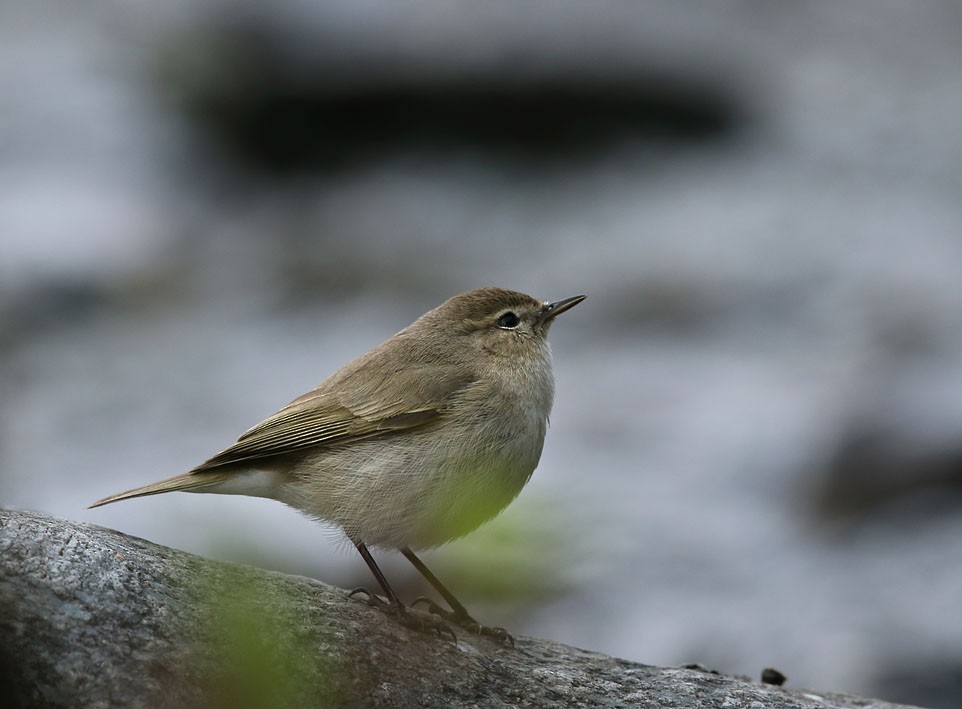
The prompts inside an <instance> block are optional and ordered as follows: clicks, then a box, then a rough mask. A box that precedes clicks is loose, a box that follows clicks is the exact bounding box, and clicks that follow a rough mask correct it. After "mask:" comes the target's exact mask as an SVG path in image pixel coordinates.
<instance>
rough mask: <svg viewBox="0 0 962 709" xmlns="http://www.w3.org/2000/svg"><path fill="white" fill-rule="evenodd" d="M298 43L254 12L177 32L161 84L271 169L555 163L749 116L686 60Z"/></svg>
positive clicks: (697, 136) (719, 132) (702, 132)
mask: <svg viewBox="0 0 962 709" xmlns="http://www.w3.org/2000/svg"><path fill="white" fill-rule="evenodd" d="M289 31H290V30H289ZM290 43H291V42H290V38H288V37H286V36H285V32H284V31H283V30H278V29H277V28H266V27H254V26H250V25H244V24H239V25H238V24H234V25H232V26H231V27H230V28H218V29H211V30H209V36H203V35H202V36H197V37H193V36H192V37H180V38H175V39H174V40H173V41H172V46H171V49H170V50H169V51H168V53H167V54H166V55H165V56H164V57H163V58H162V60H161V73H162V83H163V84H164V88H165V90H166V91H167V92H168V93H170V94H171V95H172V96H173V97H174V98H175V101H176V103H177V104H178V106H179V108H180V109H181V110H182V111H183V112H184V114H185V115H186V116H187V117H188V119H189V120H190V121H191V122H192V123H193V124H194V125H195V126H196V127H197V128H198V129H199V130H200V131H201V132H202V133H203V134H206V135H207V136H208V137H209V138H210V139H212V141H213V142H214V143H215V144H216V145H218V146H219V147H220V148H221V149H222V150H224V151H225V152H226V153H227V154H228V155H230V156H231V157H232V158H233V159H234V160H236V161H237V163H239V164H240V165H242V166H244V167H246V168H247V169H249V170H251V171H255V172H263V173H268V174H273V175H282V174H286V173H295V174H296V173H301V172H305V171H329V170H338V169H345V168H349V167H352V166H354V165H357V164H363V163H365V162H367V161H370V160H372V159H377V158H380V157H382V156H388V155H390V154H391V153H393V152H395V151H401V150H411V149H418V150H428V151H431V150H443V151H462V152H465V153H469V154H478V155H483V156H484V157H485V158H488V159H492V158H494V159H498V160H502V161H508V162H510V161H513V160H518V161H522V162H524V163H527V162H529V161H532V160H534V161H543V162H549V163H550V162H555V161H562V160H571V159H580V158H587V157H591V156H594V155H597V154H599V153H602V152H604V151H606V150H608V149H610V148H611V146H612V145H613V144H615V143H618V142H621V141H644V140H652V139H657V140H665V139H670V140H674V141H680V142H693V141H698V142H700V141H707V140H717V139H720V138H724V137H726V136H728V135H729V134H731V133H732V132H733V131H734V129H735V128H736V127H737V124H738V123H739V121H740V119H739V114H740V110H739V109H740V107H739V106H736V101H735V100H734V99H733V97H732V96H730V95H728V94H727V93H726V91H725V90H723V89H722V88H721V87H718V86H714V85H711V83H710V81H709V80H708V79H707V78H704V77H697V76H686V75H684V74H682V72H678V75H668V74H667V73H663V74H659V73H656V72H654V71H652V72H648V73H644V72H641V71H639V70H637V69H635V70H634V71H631V72H627V71H625V70H623V69H618V68H614V69H613V70H612V71H608V72H606V71H605V70H604V68H601V69H599V68H598V67H594V66H593V67H586V68H585V70H584V71H580V72H569V73H566V74H561V73H553V74H550V73H549V74H546V75H541V76H530V75H523V76H522V75H518V74H515V73H512V72H511V71H510V70H506V69H505V67H504V66H502V65H501V64H498V65H497V66H494V67H491V68H490V69H489V70H487V71H483V70H482V71H477V70H475V71H470V72H469V71H459V70H458V69H456V68H455V69H452V68H451V66H449V65H448V63H447V62H446V61H445V57H442V56H439V57H438V65H437V66H438V70H437V71H436V72H434V73H431V72H420V73H417V72H407V73H405V72H403V71H399V70H398V68H397V67H395V66H386V67H383V68H378V67H370V66H365V65H364V62H363V60H362V58H361V57H344V56H338V57H330V58H327V59H325V58H322V57H317V56H313V57H309V58H307V59H305V56H304V54H303V53H301V54H297V53H296V52H290V51H287V50H286V47H287V45H289V44H290ZM317 44H318V46H322V45H323V44H324V42H323V40H322V39H321V38H318V41H317ZM293 55H296V56H293ZM402 63H403V62H402ZM358 65H360V66H361V67H362V70H361V71H358V70H357V67H358Z"/></svg>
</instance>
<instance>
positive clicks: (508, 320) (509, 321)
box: [498, 310, 521, 330]
mask: <svg viewBox="0 0 962 709" xmlns="http://www.w3.org/2000/svg"><path fill="white" fill-rule="evenodd" d="M520 322H521V320H520V319H519V318H518V316H517V315H515V314H514V313H512V312H511V311H510V310H509V311H508V312H506V313H505V314H504V315H502V316H501V317H500V318H498V327H503V328H507V329H509V330H510V329H511V328H515V327H518V324H519V323H520Z"/></svg>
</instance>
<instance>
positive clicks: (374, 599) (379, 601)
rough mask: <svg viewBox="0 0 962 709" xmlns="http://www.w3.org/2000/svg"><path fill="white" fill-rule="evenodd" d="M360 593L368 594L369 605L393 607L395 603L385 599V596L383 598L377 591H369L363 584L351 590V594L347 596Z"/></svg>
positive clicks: (351, 596) (352, 596)
mask: <svg viewBox="0 0 962 709" xmlns="http://www.w3.org/2000/svg"><path fill="white" fill-rule="evenodd" d="M360 593H363V594H364V595H365V596H367V604H368V605H369V606H375V607H377V608H391V607H392V606H393V605H394V604H393V603H391V602H390V601H385V600H384V599H383V598H381V597H380V596H378V595H377V594H376V593H371V592H370V591H368V590H367V589H366V588H364V587H363V586H361V587H360V588H355V589H354V590H353V591H351V592H350V593H349V594H347V597H348V598H354V596H356V595H358V594H360Z"/></svg>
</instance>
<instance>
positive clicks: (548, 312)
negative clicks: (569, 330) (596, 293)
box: [541, 295, 588, 323]
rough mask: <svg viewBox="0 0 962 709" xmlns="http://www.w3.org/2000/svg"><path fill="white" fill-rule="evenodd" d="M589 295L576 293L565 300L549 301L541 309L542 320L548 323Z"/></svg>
mask: <svg viewBox="0 0 962 709" xmlns="http://www.w3.org/2000/svg"><path fill="white" fill-rule="evenodd" d="M587 297H588V296H586V295H574V296H571V297H570V298H564V299H563V300H556V301H555V302H554V303H548V304H547V305H545V306H544V308H542V309H541V322H542V323H546V322H548V321H550V320H553V319H554V318H556V317H558V316H559V315H561V313H563V312H564V311H566V310H571V308H573V307H575V306H576V305H577V304H578V303H580V302H581V301H582V300H584V299H585V298H587Z"/></svg>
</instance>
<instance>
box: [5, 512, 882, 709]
mask: <svg viewBox="0 0 962 709" xmlns="http://www.w3.org/2000/svg"><path fill="white" fill-rule="evenodd" d="M627 705H630V706H634V707H725V708H726V709H738V708H739V707H753V708H756V707H768V708H773V709H781V708H784V709H789V708H791V709H807V708H811V709H815V708H817V707H838V708H840V709H841V708H848V707H874V708H877V709H885V708H892V707H895V706H896V705H894V704H889V703H885V702H880V701H874V700H869V699H862V698H858V697H853V696H848V695H838V694H815V693H811V692H801V691H798V690H794V689H787V688H782V687H774V686H771V685H762V684H757V683H753V682H750V681H748V680H746V679H744V678H737V677H728V676H723V675H719V674H715V673H712V672H708V671H704V670H699V669H683V668H658V667H651V666H647V665H642V664H638V663H634V662H627V661H625V660H619V659H617V658H613V657H608V656H605V655H601V654H599V653H593V652H587V651H585V650H579V649H577V648H573V647H568V646H565V645H561V644H558V643H553V642H550V641H546V640H538V639H534V638H518V639H517V646H516V647H514V648H511V647H508V646H506V645H502V644H500V643H498V642H496V641H493V640H490V639H487V638H481V637H473V636H469V635H468V634H467V633H466V632H465V631H461V632H459V633H458V641H457V643H454V642H452V641H451V640H450V639H445V638H441V637H438V636H436V635H434V634H432V633H427V632H420V631H415V630H410V629H408V628H406V627H403V626H402V625H401V624H399V623H398V622H397V621H395V620H394V619H392V618H390V617H388V616H386V615H385V614H384V613H382V612H381V611H379V610H377V609H375V608H370V607H368V606H367V605H366V604H365V603H364V602H362V601H360V600H357V599H350V598H348V597H347V594H346V593H345V592H344V591H342V590H339V589H335V588H331V587H329V586H326V585H324V584H321V583H319V582H317V581H312V580H310V579H306V578H300V577H294V576H285V575H283V574H278V573H270V572H266V571H261V570H258V569H254V568H250V567H245V566H241V565H237V564H228V563H223V562H215V561H209V560H207V559H202V558H200V557H197V556H193V555H191V554H187V553H185V552H181V551H177V550H174V549H169V548H165V547H161V546H157V545H156V544H152V543H150V542H147V541H144V540H142V539H137V538H134V537H130V536H127V535H124V534H121V533H120V532H116V531H113V530H109V529H103V528H101V527H96V526H93V525H88V524H76V523H72V522H67V521H64V520H60V519H55V518H52V517H49V516H45V515H42V514H37V513H32V512H21V511H12V510H0V706H4V707H17V706H45V707H68V706H69V707H76V706H84V707H114V706H117V707H178V709H184V707H199V706H204V707H211V706H212V707H227V706H230V707H243V706H258V707H285V706H298V707H302V706H351V707H356V706H372V707H459V706H463V707H467V706H470V707H520V706H525V707H570V706H601V707H604V706H627Z"/></svg>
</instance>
